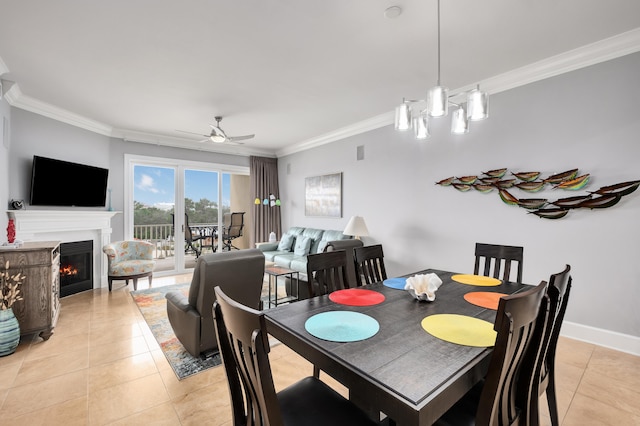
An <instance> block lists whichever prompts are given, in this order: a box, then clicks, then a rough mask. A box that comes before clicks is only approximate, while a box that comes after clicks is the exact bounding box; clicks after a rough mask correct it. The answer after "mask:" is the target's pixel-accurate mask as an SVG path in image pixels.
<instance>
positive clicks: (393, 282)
mask: <svg viewBox="0 0 640 426" xmlns="http://www.w3.org/2000/svg"><path fill="white" fill-rule="evenodd" d="M406 283H407V278H406V277H402V278H389V279H386V280H384V281H383V282H382V284H384V285H386V286H387V287H391V288H395V289H398V290H404V285H405V284H406Z"/></svg>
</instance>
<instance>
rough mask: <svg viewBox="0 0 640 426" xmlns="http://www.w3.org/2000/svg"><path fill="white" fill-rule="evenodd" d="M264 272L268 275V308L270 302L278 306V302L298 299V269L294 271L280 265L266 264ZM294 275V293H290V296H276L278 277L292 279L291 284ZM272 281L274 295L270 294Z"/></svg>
mask: <svg viewBox="0 0 640 426" xmlns="http://www.w3.org/2000/svg"><path fill="white" fill-rule="evenodd" d="M264 272H265V273H266V274H267V275H269V308H271V304H272V303H273V305H274V306H278V303H288V302H294V301H296V300H298V295H299V294H300V272H298V271H294V270H292V269H287V268H283V267H282V266H276V265H272V266H266V267H265V268H264ZM294 275H295V281H296V284H295V288H296V294H295V295H293V294H292V295H290V296H286V297H281V298H278V277H287V276H288V277H289V279H290V280H291V281H292V284H293V276H294ZM272 282H273V283H274V286H273V289H274V293H273V294H274V296H273V297H272V296H271V294H272V293H271V283H272ZM291 288H292V289H293V285H292V286H291Z"/></svg>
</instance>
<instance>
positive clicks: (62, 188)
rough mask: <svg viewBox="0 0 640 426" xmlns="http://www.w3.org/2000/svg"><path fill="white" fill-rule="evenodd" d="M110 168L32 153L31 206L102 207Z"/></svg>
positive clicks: (104, 201)
mask: <svg viewBox="0 0 640 426" xmlns="http://www.w3.org/2000/svg"><path fill="white" fill-rule="evenodd" d="M108 177H109V170H108V169H103V168H100V167H94V166H88V165H86V164H78V163H71V162H69V161H62V160H55V159H53V158H46V157H39V156H37V155H34V156H33V164H32V168H31V199H30V204H31V205H32V206H75V207H104V206H105V203H106V197H107V178H108Z"/></svg>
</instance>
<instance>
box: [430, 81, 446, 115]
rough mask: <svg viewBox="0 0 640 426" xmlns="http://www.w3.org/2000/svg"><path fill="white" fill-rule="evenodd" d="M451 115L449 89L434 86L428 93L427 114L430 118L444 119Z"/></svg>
mask: <svg viewBox="0 0 640 426" xmlns="http://www.w3.org/2000/svg"><path fill="white" fill-rule="evenodd" d="M448 113H449V89H448V88H446V87H444V86H434V87H432V88H431V89H429V91H428V92H427V114H429V116H430V117H444V116H445V115H447V114H448Z"/></svg>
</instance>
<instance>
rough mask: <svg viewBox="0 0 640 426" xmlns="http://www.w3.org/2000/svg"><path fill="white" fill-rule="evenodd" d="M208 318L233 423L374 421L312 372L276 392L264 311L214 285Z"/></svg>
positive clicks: (346, 425)
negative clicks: (218, 354)
mask: <svg viewBox="0 0 640 426" xmlns="http://www.w3.org/2000/svg"><path fill="white" fill-rule="evenodd" d="M214 291H215V294H216V303H215V304H214V305H213V317H214V324H215V329H216V333H215V334H216V338H217V339H218V346H219V347H220V355H221V357H222V363H223V364H224V369H225V372H226V374H227V383H228V385H229V391H230V394H231V409H232V410H231V411H232V416H233V425H234V426H327V425H332V426H353V425H361V426H377V425H379V423H378V421H373V420H371V419H370V418H369V417H368V415H367V414H366V413H365V412H364V411H362V410H361V409H360V408H358V407H357V406H356V405H355V404H353V403H351V402H350V401H349V400H347V399H346V398H344V397H343V396H342V395H340V394H339V393H338V392H336V391H335V390H333V389H332V388H330V387H329V386H328V385H327V384H326V383H324V382H322V381H321V380H319V379H317V378H315V377H311V376H309V377H305V378H303V379H301V380H299V381H297V382H295V383H293V384H291V385H289V386H287V387H286V388H285V389H283V390H281V391H279V392H277V393H276V391H275V386H274V383H273V375H272V373H271V364H270V362H269V355H268V354H269V350H270V347H269V338H268V335H267V325H266V320H265V316H264V313H263V312H261V311H257V310H254V309H252V308H249V307H248V306H244V305H242V304H240V303H238V302H236V301H235V300H233V299H231V298H230V297H228V296H227V295H226V294H225V293H224V291H223V290H222V289H221V288H220V287H215V288H214Z"/></svg>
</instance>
